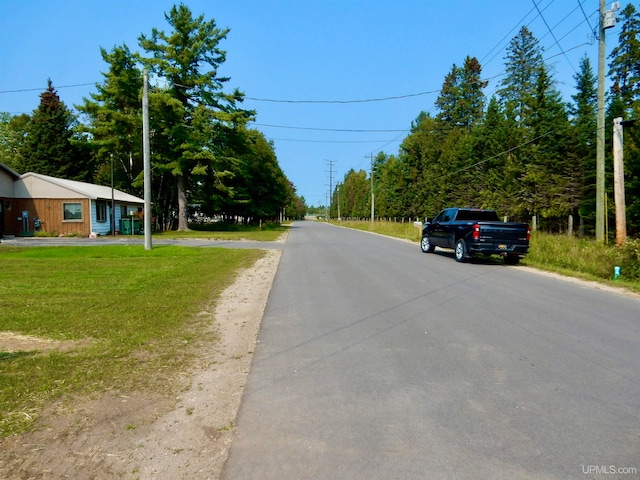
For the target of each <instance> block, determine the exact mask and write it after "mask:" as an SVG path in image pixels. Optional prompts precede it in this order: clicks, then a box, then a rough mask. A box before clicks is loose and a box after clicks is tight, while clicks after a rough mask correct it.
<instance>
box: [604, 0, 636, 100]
mask: <svg viewBox="0 0 640 480" xmlns="http://www.w3.org/2000/svg"><path fill="white" fill-rule="evenodd" d="M621 15H622V28H621V29H620V34H619V36H618V45H617V46H616V47H615V48H614V49H613V50H612V51H611V53H610V54H609V58H610V59H611V63H610V64H609V77H610V78H611V80H612V81H613V86H612V87H611V90H612V93H613V94H614V95H615V96H620V97H621V99H622V103H623V104H624V106H625V109H631V108H632V106H633V104H634V103H635V102H638V101H640V12H638V11H636V8H635V7H634V5H633V3H628V4H627V6H626V7H625V8H624V9H623V10H622V11H621ZM629 113H630V112H629Z"/></svg>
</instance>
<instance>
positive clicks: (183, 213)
mask: <svg viewBox="0 0 640 480" xmlns="http://www.w3.org/2000/svg"><path fill="white" fill-rule="evenodd" d="M184 177H185V176H184V175H178V178H177V184H178V231H185V230H189V224H188V222H187V220H188V211H187V187H186V185H187V181H186V178H184Z"/></svg>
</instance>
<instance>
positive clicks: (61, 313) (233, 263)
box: [0, 246, 263, 435]
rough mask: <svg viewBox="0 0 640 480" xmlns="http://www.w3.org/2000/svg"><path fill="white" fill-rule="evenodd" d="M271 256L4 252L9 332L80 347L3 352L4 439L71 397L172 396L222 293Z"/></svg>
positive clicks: (3, 301) (1, 278)
mask: <svg viewBox="0 0 640 480" xmlns="http://www.w3.org/2000/svg"><path fill="white" fill-rule="evenodd" d="M262 255H263V252H262V251H260V250H239V249H238V250H233V249H218V248H188V247H177V246H156V247H154V248H153V249H152V250H150V251H146V250H144V247H143V246H96V247H92V248H86V247H41V248H40V247H35V248H34V247H28V248H22V247H10V246H3V247H2V248H0V311H1V312H2V315H0V331H3V332H12V333H15V334H21V335H30V336H35V337H39V338H43V339H53V340H61V341H76V342H77V343H74V345H75V346H74V348H72V349H70V350H53V351H42V352H38V351H26V352H2V351H0V435H9V434H14V433H20V432H23V431H25V430H26V429H28V428H29V427H30V426H31V425H32V424H33V422H34V420H35V419H36V418H37V416H38V413H39V412H40V411H41V409H42V408H43V407H44V406H46V405H47V404H48V403H49V402H51V401H53V400H55V399H58V398H60V397H62V396H63V395H65V394H66V395H70V396H76V395H90V394H92V393H93V392H98V393H99V392H104V391H106V390H108V389H114V390H122V391H133V390H141V389H142V390H144V389H151V390H154V391H162V392H165V393H166V388H167V385H169V384H170V382H167V378H168V377H171V376H173V375H176V374H177V372H179V371H180V370H181V369H183V368H185V367H186V366H188V365H189V362H190V361H191V360H192V357H191V353H190V352H191V351H192V349H190V348H189V346H190V345H193V344H194V343H196V342H212V343H213V342H215V341H216V338H215V336H214V335H213V334H212V333H211V332H210V330H208V329H207V326H208V325H209V324H210V323H211V317H210V316H208V317H207V316H202V315H198V312H200V311H202V310H208V311H212V305H213V303H214V302H215V298H216V296H217V295H218V294H219V293H220V292H221V291H222V290H223V289H224V288H225V287H226V286H228V285H229V284H230V283H231V282H232V280H233V279H234V275H235V272H236V271H237V270H238V269H239V268H242V267H248V266H250V265H251V264H253V263H254V262H255V261H256V260H257V259H258V258H259V257H260V256H262Z"/></svg>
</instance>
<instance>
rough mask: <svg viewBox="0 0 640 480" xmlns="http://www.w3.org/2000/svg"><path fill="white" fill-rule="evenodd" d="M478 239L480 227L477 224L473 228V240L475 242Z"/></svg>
mask: <svg viewBox="0 0 640 480" xmlns="http://www.w3.org/2000/svg"><path fill="white" fill-rule="evenodd" d="M479 238H480V225H478V224H477V223H476V224H475V225H474V226H473V239H474V240H477V239H479Z"/></svg>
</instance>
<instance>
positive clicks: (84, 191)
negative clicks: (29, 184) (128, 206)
mask: <svg viewBox="0 0 640 480" xmlns="http://www.w3.org/2000/svg"><path fill="white" fill-rule="evenodd" d="M14 173H15V172H14ZM19 178H20V179H21V180H28V179H29V178H33V179H37V180H40V181H44V182H49V183H51V184H53V185H57V186H59V187H62V188H66V189H68V190H70V191H72V192H75V193H77V194H78V195H80V196H82V197H86V198H90V199H91V200H111V198H112V189H111V187H107V186H105V185H94V184H92V183H85V182H78V181H75V180H66V179H64V178H57V177H50V176H48V175H41V174H39V173H33V172H27V173H24V174H22V175H20V176H19ZM113 199H114V200H116V201H118V202H126V203H144V199H142V198H139V197H136V196H135V195H130V194H128V193H125V192H123V191H120V190H117V189H115V188H114V189H113Z"/></svg>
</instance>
